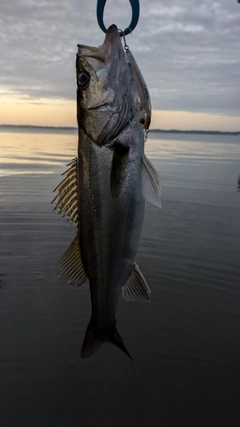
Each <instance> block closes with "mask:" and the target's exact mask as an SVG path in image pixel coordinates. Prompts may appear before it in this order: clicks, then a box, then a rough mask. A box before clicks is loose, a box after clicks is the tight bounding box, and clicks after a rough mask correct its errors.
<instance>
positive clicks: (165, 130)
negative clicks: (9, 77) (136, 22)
mask: <svg viewBox="0 0 240 427" xmlns="http://www.w3.org/2000/svg"><path fill="white" fill-rule="evenodd" d="M5 127H10V128H31V129H56V130H78V127H75V126H45V125H27V124H25V125H23V124H21V125H20V124H19V125H16V124H4V123H3V124H0V128H5ZM148 132H159V133H164V132H165V133H170V132H171V133H184V132H185V133H187V132H189V133H191V132H195V133H212V134H213V133H218V134H234V135H238V134H240V130H239V131H222V130H201V129H159V128H155V129H149V130H148Z"/></svg>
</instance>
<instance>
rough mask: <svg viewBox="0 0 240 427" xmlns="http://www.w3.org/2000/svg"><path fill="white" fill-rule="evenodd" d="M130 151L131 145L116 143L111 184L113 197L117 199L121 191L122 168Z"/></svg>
mask: <svg viewBox="0 0 240 427" xmlns="http://www.w3.org/2000/svg"><path fill="white" fill-rule="evenodd" d="M128 151H129V147H127V146H125V145H122V144H119V143H118V144H116V146H115V148H114V151H113V157H112V167H111V175H110V186H111V193H112V197H113V198H114V199H116V198H117V197H118V196H119V194H120V192H121V184H122V169H123V165H124V162H125V160H126V155H127V153H128Z"/></svg>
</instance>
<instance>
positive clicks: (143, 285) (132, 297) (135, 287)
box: [122, 264, 151, 301]
mask: <svg viewBox="0 0 240 427" xmlns="http://www.w3.org/2000/svg"><path fill="white" fill-rule="evenodd" d="M150 293H151V291H150V289H149V287H148V284H147V282H146V280H145V279H144V277H143V275H142V273H141V271H140V270H139V268H138V265H137V264H134V266H133V269H132V273H131V276H130V277H129V279H128V280H127V282H126V283H125V285H124V286H123V287H122V296H123V299H124V300H125V301H150Z"/></svg>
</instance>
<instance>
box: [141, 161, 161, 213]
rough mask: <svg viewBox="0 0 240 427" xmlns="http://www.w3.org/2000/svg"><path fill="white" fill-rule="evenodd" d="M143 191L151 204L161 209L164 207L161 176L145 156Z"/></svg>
mask: <svg viewBox="0 0 240 427" xmlns="http://www.w3.org/2000/svg"><path fill="white" fill-rule="evenodd" d="M141 170H142V189H143V197H144V198H145V199H146V200H147V201H148V202H150V203H152V204H153V205H155V206H158V207H159V208H161V207H162V202H161V198H160V196H161V184H160V178H159V175H158V173H157V171H156V169H155V167H154V166H153V164H152V163H151V162H150V160H149V159H148V158H147V157H146V156H145V155H143V158H142V163H141Z"/></svg>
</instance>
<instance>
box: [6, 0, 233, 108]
mask: <svg viewBox="0 0 240 427" xmlns="http://www.w3.org/2000/svg"><path fill="white" fill-rule="evenodd" d="M140 5H141V16H140V20H139V24H138V26H137V28H136V29H135V30H134V32H133V35H132V36H129V37H128V38H127V42H128V44H129V46H130V48H131V50H132V52H133V53H134V55H135V57H136V60H137V62H138V64H139V66H140V68H141V70H142V72H143V75H144V76H145V79H146V81H147V84H148V86H149V90H150V93H151V97H152V103H153V107H154V108H155V109H166V110H185V111H193V112H194V111H200V112H211V113H219V114H228V115H236V116H237V115H239V114H240V103H239V95H240V91H239V88H240V77H239V74H240V73H239V70H240V55H239V39H240V5H239V4H238V3H237V1H235V0H222V1H211V0H202V2H199V1H197V0H179V1H178V2H177V4H176V2H175V1H172V0H162V1H159V0H148V1H146V0H142V1H141V0H140ZM105 9H106V10H105V15H104V20H105V23H106V26H108V25H110V24H111V23H112V22H115V23H116V24H118V26H119V27H121V28H125V27H126V26H128V25H129V22H130V15H131V8H130V5H129V2H128V1H127V0H119V1H118V2H116V1H114V0H108V1H107V2H106V7H105ZM103 38H104V34H103V33H102V31H101V30H100V29H99V27H98V25H97V20H96V1H88V2H85V1H84V2H83V1H79V0H78V1H77V0H72V1H71V2H69V1H68V0H51V1H49V2H47V1H41V0H40V1H38V2H35V1H34V0H22V1H21V2H19V1H18V0H11V2H10V1H6V0H3V1H2V2H1V15H0V58H1V59H0V62H1V68H0V69H1V72H0V89H1V91H2V92H11V93H13V92H14V93H15V94H17V96H19V97H20V98H23V99H25V98H29V99H30V100H32V101H33V102H38V100H39V99H41V98H49V99H65V100H72V99H74V98H75V54H76V50H77V49H76V45H77V43H86V44H90V45H99V44H101V43H102V41H103Z"/></svg>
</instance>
